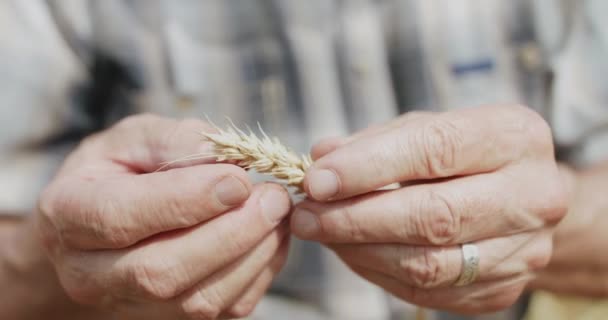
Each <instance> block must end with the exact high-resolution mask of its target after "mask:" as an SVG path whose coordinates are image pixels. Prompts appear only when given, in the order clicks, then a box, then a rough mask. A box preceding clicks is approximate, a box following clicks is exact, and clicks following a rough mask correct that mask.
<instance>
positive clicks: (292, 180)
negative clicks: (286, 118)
mask: <svg viewBox="0 0 608 320" xmlns="http://www.w3.org/2000/svg"><path fill="white" fill-rule="evenodd" d="M228 121H229V125H228V127H227V128H226V129H221V128H219V127H218V126H216V125H215V124H213V123H212V125H213V127H214V128H215V129H216V130H217V133H209V132H202V133H201V134H202V135H203V137H204V139H205V140H207V141H210V142H212V143H213V145H214V148H213V151H212V154H213V155H214V156H215V157H216V161H218V162H224V161H228V162H233V163H235V164H236V165H238V166H240V167H242V168H244V169H246V170H250V169H253V170H255V171H257V172H259V173H263V174H267V175H271V176H273V177H275V178H277V179H279V180H281V181H283V182H285V183H286V184H287V185H288V186H293V187H296V188H297V191H298V192H302V191H303V189H302V182H303V181H304V174H305V172H306V170H307V169H308V168H309V167H310V166H311V164H312V159H311V158H310V156H308V155H297V154H296V153H294V152H293V151H292V150H291V149H289V148H287V147H285V146H284V145H283V144H281V142H280V141H279V139H277V138H276V137H272V138H270V137H269V136H268V135H267V134H266V133H265V132H264V130H263V129H262V127H261V126H260V125H259V124H258V127H259V129H260V132H261V134H262V137H261V138H260V137H258V136H257V135H256V134H255V133H253V131H252V130H251V129H250V128H248V132H245V131H243V130H241V129H239V128H238V127H237V126H236V125H235V124H234V123H233V122H232V121H230V120H228ZM210 123H211V122H210Z"/></svg>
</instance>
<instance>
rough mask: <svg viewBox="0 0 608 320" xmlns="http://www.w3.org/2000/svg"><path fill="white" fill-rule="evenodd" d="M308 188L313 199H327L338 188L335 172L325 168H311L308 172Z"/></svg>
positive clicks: (335, 192)
mask: <svg viewBox="0 0 608 320" xmlns="http://www.w3.org/2000/svg"><path fill="white" fill-rule="evenodd" d="M308 189H309V191H310V195H311V196H312V197H313V198H314V199H315V200H320V201H323V200H329V199H330V198H331V197H333V196H335V195H336V194H337V193H338V191H339V189H340V182H339V181H338V177H337V176H336V174H335V173H334V172H333V171H331V170H327V169H320V170H318V169H313V170H311V172H309V173H308Z"/></svg>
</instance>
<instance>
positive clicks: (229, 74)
mask: <svg viewBox="0 0 608 320" xmlns="http://www.w3.org/2000/svg"><path fill="white" fill-rule="evenodd" d="M606 3H607V2H605V1H601V0H597V1H565V0H508V1H506V0H503V1H501V0H450V1H440V0H424V1H423V0H334V1H332V0H307V1H301V0H300V1H298V0H250V1H238V0H233V1H230V0H228V1H226V0H171V1H170V0H151V1H149V0H103V1H101V0H97V1H95V0H48V1H42V0H28V1H19V0H0V209H1V210H0V211H2V212H7V213H10V214H19V213H20V212H27V211H28V210H29V209H30V208H32V207H33V206H34V204H35V200H36V197H37V195H38V192H39V190H40V189H41V188H42V187H43V186H44V185H45V183H46V182H47V181H48V180H49V179H50V177H51V176H52V175H53V173H54V171H55V170H56V167H57V165H58V164H60V163H61V160H62V159H63V157H64V156H65V154H66V153H67V152H69V150H71V149H72V148H73V147H74V146H75V144H77V143H78V141H79V140H80V139H82V138H83V137H85V136H87V135H89V134H91V133H94V132H96V131H99V130H102V129H104V128H107V127H108V126H110V125H112V124H113V123H114V122H116V121H117V120H118V119H120V118H122V117H125V116H127V115H130V114H135V113H141V112H153V113H157V114H161V115H165V116H170V117H176V118H182V117H199V118H200V117H203V116H204V115H208V116H209V117H210V118H211V119H212V120H214V121H215V122H216V123H223V119H224V117H226V116H228V117H230V118H231V119H233V120H234V121H235V122H236V123H237V124H254V125H255V123H256V122H260V123H261V124H262V126H263V127H264V128H266V129H267V131H269V132H270V133H272V134H273V135H275V136H278V137H280V138H281V140H282V141H284V142H285V143H286V144H287V145H290V146H292V147H293V148H294V149H296V150H297V151H300V152H307V151H308V149H309V148H310V146H311V145H312V144H313V143H314V142H315V141H317V140H319V139H320V138H322V137H327V136H338V135H345V134H348V133H350V132H353V131H356V130H359V129H362V128H365V127H367V126H368V125H370V124H374V123H380V122H383V121H386V120H388V119H391V118H393V117H395V116H396V115H398V114H400V113H403V112H407V111H411V110H448V109H453V108H459V107H465V106H474V105H480V104H487V103H493V104H496V103H519V104H526V105H528V106H530V107H532V108H534V109H535V110H537V111H538V112H540V113H541V114H543V115H544V116H545V118H546V119H547V120H548V121H549V123H550V124H551V125H552V126H553V127H554V129H555V128H557V130H555V132H556V142H557V145H558V147H559V150H558V152H559V156H560V158H561V159H565V160H567V161H569V162H571V163H574V164H580V165H582V164H585V163H588V162H590V161H592V159H595V158H596V157H597V156H598V155H599V154H602V152H605V150H608V145H607V142H606V141H607V139H606V137H605V136H602V137H600V136H598V137H595V136H593V135H591V136H589V135H588V134H587V133H586V131H585V130H584V128H590V127H593V125H594V124H595V123H596V121H597V118H598V117H597V115H598V114H601V115H605V114H606V112H608V111H606V110H604V109H605V108H604V109H598V110H595V109H594V107H596V106H601V105H602V104H605V102H606V101H607V100H608V97H607V95H608V91H606V90H605V86H606V83H608V81H606V80H608V79H606V75H607V74H608V66H607V63H606V61H605V58H603V55H602V53H603V52H604V53H605V52H606V51H605V46H606V45H607V44H606V43H605V42H602V41H605V40H606V39H607V37H606V33H607V32H608V31H606V30H607V29H608V25H607V22H606V21H608V19H606V17H604V15H605V14H608V7H607V6H606ZM598 39H599V40H598ZM602 39H603V40H602ZM572 47H575V48H574V49H572ZM577 48H578V49H577ZM589 61H593V62H597V63H593V64H592V63H585V62H589ZM564 74H565V75H567V76H566V77H560V75H564ZM558 80H559V81H558ZM598 101H599V102H598ZM581 105H583V106H585V108H580V106H581ZM577 106H578V107H579V108H577ZM558 111H559V112H558ZM583 136H584V137H585V139H584V141H583V140H582V139H581V137H583ZM292 247H293V248H292V250H291V254H290V260H289V261H288V264H287V266H286V268H285V271H284V272H283V273H282V274H281V276H280V278H279V279H278V280H277V281H276V283H275V285H274V286H273V288H272V290H271V291H270V293H269V295H268V297H267V298H266V299H265V300H264V301H263V302H262V304H261V305H260V306H259V307H258V309H257V311H256V314H255V315H254V316H253V317H252V318H253V319H285V318H287V317H289V318H290V319H292V320H298V319H423V317H424V318H426V319H438V320H439V319H442V320H443V319H446V320H447V319H468V318H465V317H458V316H454V315H449V314H445V313H441V312H437V311H432V310H429V311H426V312H424V315H423V314H422V313H421V312H420V311H419V310H417V309H416V308H415V307H414V306H411V305H409V304H407V303H404V302H401V301H398V300H397V299H395V298H392V297H390V296H389V295H388V294H386V293H384V292H383V291H382V290H381V289H378V288H377V287H375V286H373V285H371V284H369V283H367V282H365V281H363V280H360V279H359V278H358V277H357V276H355V275H354V274H353V273H352V272H350V271H349V270H348V269H347V268H346V267H345V266H344V265H343V264H342V263H341V262H340V261H339V260H337V259H336V258H335V257H334V256H333V255H332V254H331V253H330V252H327V251H326V250H323V249H321V248H320V247H319V246H318V245H315V244H312V243H306V242H300V241H294V242H293V244H292ZM528 297H529V295H526V296H524V297H523V298H522V301H521V303H518V304H517V305H516V306H515V307H514V308H512V309H510V310H507V311H504V312H501V313H498V314H494V315H486V316H483V317H477V318H476V319H497V320H498V319H505V320H507V319H520V318H521V317H523V315H524V313H525V312H526V306H527V301H528ZM606 317H608V316H606ZM539 319H541V318H539ZM545 319H554V318H552V317H550V316H547V317H546V318H545ZM598 319H599V318H598Z"/></svg>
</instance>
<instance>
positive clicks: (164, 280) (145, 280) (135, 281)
mask: <svg viewBox="0 0 608 320" xmlns="http://www.w3.org/2000/svg"><path fill="white" fill-rule="evenodd" d="M162 261H164V260H163V259H158V260H152V259H147V260H141V261H138V262H137V263H135V264H133V265H132V266H130V267H128V268H127V279H128V282H129V284H130V286H131V287H132V289H133V290H134V291H135V292H137V293H139V294H143V295H144V296H145V297H146V298H149V299H152V300H160V301H166V300H169V299H171V298H173V297H175V296H176V295H177V294H179V291H178V287H177V284H176V283H177V281H175V279H174V278H173V277H174V273H175V272H173V271H174V270H171V268H170V267H169V266H168V265H167V264H166V263H163V262H162Z"/></svg>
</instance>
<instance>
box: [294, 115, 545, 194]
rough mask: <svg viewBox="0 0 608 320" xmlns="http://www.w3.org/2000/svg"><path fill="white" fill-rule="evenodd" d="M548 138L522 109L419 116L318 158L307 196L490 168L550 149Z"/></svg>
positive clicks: (351, 191)
mask: <svg viewBox="0 0 608 320" xmlns="http://www.w3.org/2000/svg"><path fill="white" fill-rule="evenodd" d="M524 109H525V110H524ZM547 141H549V143H546V142H547ZM550 141H551V134H550V130H548V127H547V125H546V124H545V123H544V121H543V120H542V119H541V118H540V116H538V115H537V114H535V113H534V112H533V111H529V110H528V109H527V108H525V107H480V108H469V109H463V110H458V111H453V112H448V113H441V114H423V115H420V116H417V117H415V118H413V119H412V120H411V121H406V122H404V123H402V124H401V125H400V126H398V127H396V128H391V129H389V130H388V131H381V132H379V133H377V134H375V135H370V136H365V137H362V138H360V139H358V140H355V141H353V142H351V143H347V144H345V145H343V146H341V147H338V148H337V149H335V150H334V151H332V152H329V153H328V154H326V155H324V156H322V157H321V158H320V159H318V160H317V161H316V162H315V163H314V165H313V166H312V167H311V168H310V169H309V170H308V171H307V174H306V178H305V180H304V187H305V190H306V191H307V193H308V194H309V195H310V196H311V198H313V199H315V200H318V201H327V200H337V199H343V198H348V197H351V196H354V195H358V194H362V193H366V192H370V191H373V190H377V189H378V188H381V187H384V186H387V185H390V184H392V183H399V182H405V181H411V180H424V179H436V178H445V177H451V176H457V175H468V174H475V173H484V172H491V171H494V170H496V169H499V168H501V167H502V166H504V165H506V164H508V163H510V162H511V161H513V160H516V159H519V158H521V157H522V155H523V154H525V153H526V152H529V148H527V147H526V146H528V145H530V144H532V145H534V146H542V147H546V146H547V145H548V146H550V148H551V149H552V144H551V142H550ZM543 151H547V150H543ZM547 154H551V155H552V150H551V151H550V152H547Z"/></svg>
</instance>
